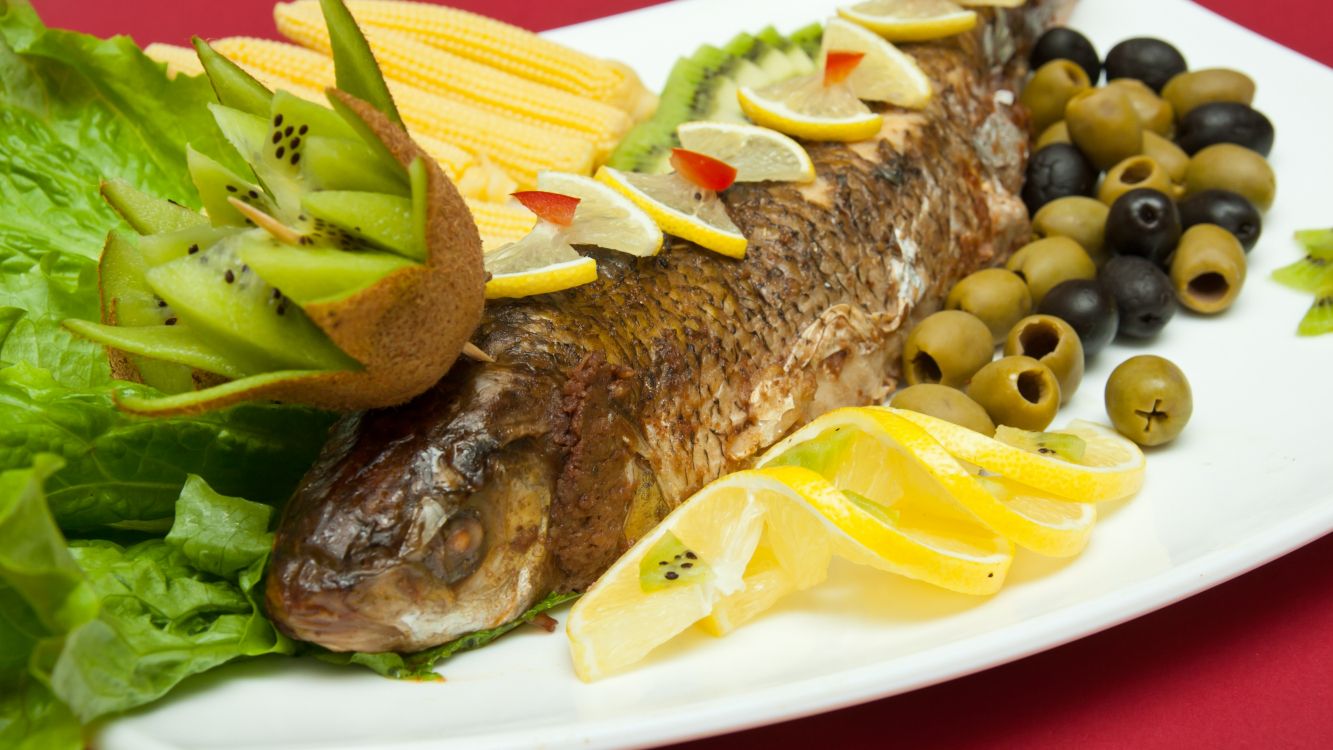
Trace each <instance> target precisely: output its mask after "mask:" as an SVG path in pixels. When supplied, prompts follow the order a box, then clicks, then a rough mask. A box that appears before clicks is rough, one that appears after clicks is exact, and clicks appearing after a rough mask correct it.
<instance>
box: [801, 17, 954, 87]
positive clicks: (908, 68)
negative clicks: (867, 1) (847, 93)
mask: <svg viewBox="0 0 1333 750" xmlns="http://www.w3.org/2000/svg"><path fill="white" fill-rule="evenodd" d="M833 50H839V51H845V52H859V53H861V54H863V55H864V57H862V58H861V62H860V64H858V65H857V66H856V69H855V70H853V71H852V72H851V75H849V76H848V77H847V86H848V87H849V88H851V90H852V92H853V93H854V94H855V95H856V96H857V97H859V98H861V99H865V100H867V101H874V102H887V103H889V104H893V105H896V106H899V107H905V108H907V109H923V108H924V107H925V106H926V105H927V104H929V103H930V98H931V96H932V95H933V92H934V89H933V87H932V86H931V83H930V77H929V76H927V75H926V73H925V71H923V70H922V69H921V66H919V65H917V64H916V60H913V59H912V56H911V55H909V54H907V53H906V52H903V51H902V50H900V49H898V48H897V47H895V46H893V44H891V43H890V42H888V41H886V40H885V39H884V38H883V37H881V36H879V35H878V34H876V33H875V32H873V31H871V30H869V29H867V28H865V27H864V26H861V25H859V24H855V23H852V22H851V21H848V20H845V19H842V18H830V19H829V21H828V23H827V24H825V26H824V39H823V41H822V42H821V59H827V57H828V53H829V52H830V51H833Z"/></svg>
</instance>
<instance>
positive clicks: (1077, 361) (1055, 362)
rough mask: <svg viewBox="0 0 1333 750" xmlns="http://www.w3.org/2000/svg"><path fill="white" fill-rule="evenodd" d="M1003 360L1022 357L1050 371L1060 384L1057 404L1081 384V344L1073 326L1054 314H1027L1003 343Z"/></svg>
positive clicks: (1070, 396)
mask: <svg viewBox="0 0 1333 750" xmlns="http://www.w3.org/2000/svg"><path fill="white" fill-rule="evenodd" d="M1004 354H1005V356H1006V357H1012V356H1015V355H1023V356H1026V357H1031V358H1033V359H1035V360H1037V361H1038V362H1040V363H1042V364H1043V365H1046V366H1047V367H1049V368H1051V372H1052V373H1054V374H1055V379H1056V380H1057V381H1058V382H1059V383H1060V403H1061V404H1067V403H1069V399H1070V398H1072V397H1073V395H1074V391H1076V390H1078V385H1079V383H1081V382H1083V342H1082V341H1081V340H1080V339H1079V337H1078V333H1077V332H1075V331H1074V328H1073V326H1071V325H1069V324H1068V323H1066V322H1065V321H1063V320H1061V319H1060V318H1057V317H1055V316H1054V315H1029V316H1028V317H1026V318H1023V319H1022V320H1020V321H1018V323H1017V324H1016V325H1015V326H1014V327H1013V330H1011V331H1009V336H1008V338H1006V339H1005V340H1004Z"/></svg>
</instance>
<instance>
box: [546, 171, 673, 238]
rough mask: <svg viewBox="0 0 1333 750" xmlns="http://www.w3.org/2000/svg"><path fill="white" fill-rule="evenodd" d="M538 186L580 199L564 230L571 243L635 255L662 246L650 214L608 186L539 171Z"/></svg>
mask: <svg viewBox="0 0 1333 750" xmlns="http://www.w3.org/2000/svg"><path fill="white" fill-rule="evenodd" d="M537 189H538V190H546V191H549V192H552V193H559V194H561V195H570V196H573V197H575V198H578V199H579V205H578V207H577V208H575V209H574V219H573V221H572V222H571V223H570V225H569V227H568V228H566V229H565V231H564V239H565V241H566V242H568V243H569V244H571V245H596V246H597V247H604V248H606V249H608V250H616V251H618V252H622V253H627V254H629V255H634V256H638V257H644V256H648V255H656V254H657V253H658V252H660V251H661V249H662V230H661V229H659V228H658V226H657V223H656V222H655V221H653V219H652V217H651V216H649V215H648V214H646V213H644V211H643V210H642V209H640V208H639V207H638V206H636V205H634V203H633V202H631V201H630V200H629V199H627V198H625V197H624V196H623V195H621V194H620V193H618V192H616V191H615V190H612V189H611V188H610V187H608V186H607V185H604V184H603V183H600V182H598V181H597V180H594V179H593V178H591V177H586V176H584V175H578V174H570V173H568V172H540V173H538V174H537Z"/></svg>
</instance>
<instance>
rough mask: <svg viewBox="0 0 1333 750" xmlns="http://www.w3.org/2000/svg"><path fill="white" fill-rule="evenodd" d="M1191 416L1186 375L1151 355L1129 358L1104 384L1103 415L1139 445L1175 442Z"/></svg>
mask: <svg viewBox="0 0 1333 750" xmlns="http://www.w3.org/2000/svg"><path fill="white" fill-rule="evenodd" d="M1193 413H1194V394H1193V393H1191V392H1190V383H1189V380H1187V379H1186V378H1185V373H1183V372H1181V371H1180V368H1179V367H1177V366H1176V365H1175V363H1173V362H1171V361H1170V360H1168V359H1163V358H1161V357H1157V356H1154V355H1151V354H1140V355H1139V356H1137V357H1130V358H1129V359H1127V360H1125V361H1124V362H1121V363H1120V366H1119V367H1117V368H1115V370H1113V371H1112V372H1111V377H1110V378H1108V379H1107V381H1106V414H1107V416H1109V417H1110V418H1111V424H1113V425H1115V428H1116V430H1118V431H1119V432H1120V434H1121V435H1124V436H1125V437H1127V438H1129V439H1130V440H1133V441H1134V442H1136V443H1138V444H1139V445H1162V444H1163V443H1169V442H1171V441H1172V440H1175V439H1176V436H1177V435H1179V434H1180V431H1181V430H1183V429H1185V425H1186V424H1187V423H1188V422H1189V421H1190V415H1191V414H1193Z"/></svg>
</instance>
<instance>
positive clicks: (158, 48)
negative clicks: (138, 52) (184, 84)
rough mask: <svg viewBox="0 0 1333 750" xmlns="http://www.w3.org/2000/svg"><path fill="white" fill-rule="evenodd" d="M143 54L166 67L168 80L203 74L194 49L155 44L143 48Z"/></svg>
mask: <svg viewBox="0 0 1333 750" xmlns="http://www.w3.org/2000/svg"><path fill="white" fill-rule="evenodd" d="M143 53H144V54H145V55H148V56H149V57H150V58H152V59H153V60H156V61H157V62H160V63H163V64H164V65H166V66H167V77H168V78H175V77H176V76H178V75H187V76H200V75H203V74H204V66H203V65H202V64H201V63H200V62H199V56H198V55H196V54H195V53H194V49H193V48H191V47H177V46H176V45H174V44H162V43H160V42H155V43H153V44H150V45H148V46H147V47H144V48H143Z"/></svg>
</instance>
